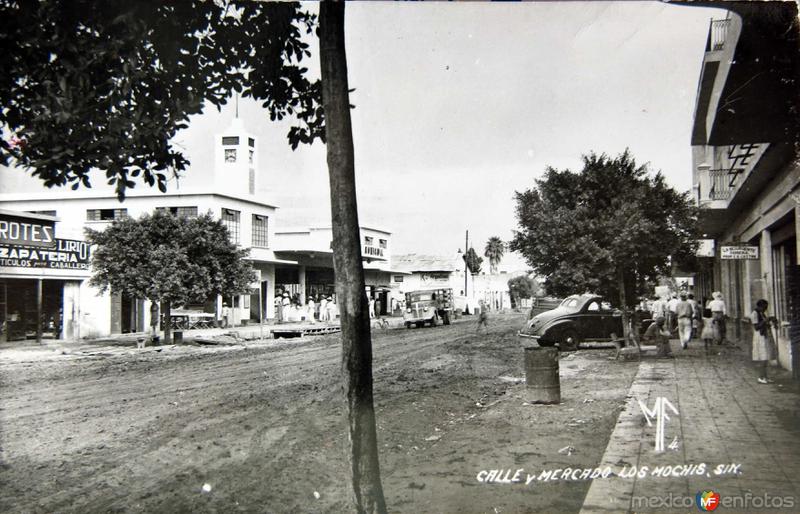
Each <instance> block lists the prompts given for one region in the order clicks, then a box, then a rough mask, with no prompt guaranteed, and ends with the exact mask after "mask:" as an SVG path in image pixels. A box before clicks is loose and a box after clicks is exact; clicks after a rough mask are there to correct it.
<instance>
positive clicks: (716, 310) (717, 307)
mask: <svg viewBox="0 0 800 514" xmlns="http://www.w3.org/2000/svg"><path fill="white" fill-rule="evenodd" d="M711 296H712V297H713V299H712V300H711V301H710V302H708V308H709V309H710V310H711V322H712V326H713V328H714V342H715V343H717V344H718V345H720V344H722V343H723V342H724V341H725V336H726V327H725V318H726V317H727V315H728V310H727V309H726V308H725V302H724V301H723V300H722V293H721V292H719V291H714V292H713V293H711Z"/></svg>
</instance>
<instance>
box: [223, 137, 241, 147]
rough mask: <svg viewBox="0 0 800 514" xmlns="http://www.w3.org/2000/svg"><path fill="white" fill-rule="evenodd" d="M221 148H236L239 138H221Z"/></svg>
mask: <svg viewBox="0 0 800 514" xmlns="http://www.w3.org/2000/svg"><path fill="white" fill-rule="evenodd" d="M222 144H223V146H237V145H238V144H239V138H238V137H235V136H228V137H223V138H222Z"/></svg>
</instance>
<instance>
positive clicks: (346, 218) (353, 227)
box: [319, 1, 386, 513]
mask: <svg viewBox="0 0 800 514" xmlns="http://www.w3.org/2000/svg"><path fill="white" fill-rule="evenodd" d="M319 9H320V18H319V20H320V25H319V38H320V63H321V71H322V104H323V107H324V109H325V136H326V143H327V154H328V173H329V176H330V186H331V219H332V222H333V268H334V273H335V275H336V293H337V295H338V303H339V312H340V317H341V325H342V375H343V389H344V394H345V398H346V401H347V409H348V411H347V421H348V442H349V452H348V464H349V465H350V475H351V485H352V492H351V494H352V496H351V498H352V501H353V506H354V507H355V510H356V512H359V513H362V512H381V513H383V512H386V501H385V500H384V497H383V487H382V486H381V477H380V465H379V462H378V443H377V439H378V438H377V433H376V430H375V410H374V406H373V392H372V341H371V339H370V325H369V313H368V311H367V296H366V293H365V290H364V268H363V266H362V264H361V236H360V229H359V223H358V209H357V204H356V187H355V164H354V156H353V132H352V128H351V125H350V100H349V93H348V84H347V58H346V54H345V47H344V3H343V2H329V1H325V2H322V3H321V4H320V8H319Z"/></svg>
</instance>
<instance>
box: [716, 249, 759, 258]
mask: <svg viewBox="0 0 800 514" xmlns="http://www.w3.org/2000/svg"><path fill="white" fill-rule="evenodd" d="M719 250H720V258H721V259H725V260H758V247H757V246H720V247H719Z"/></svg>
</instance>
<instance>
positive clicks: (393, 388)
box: [0, 314, 636, 513]
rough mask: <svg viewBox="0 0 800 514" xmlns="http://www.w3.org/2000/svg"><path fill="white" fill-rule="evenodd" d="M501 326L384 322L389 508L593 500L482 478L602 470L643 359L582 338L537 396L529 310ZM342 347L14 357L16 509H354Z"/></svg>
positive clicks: (290, 344)
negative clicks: (552, 387)
mask: <svg viewBox="0 0 800 514" xmlns="http://www.w3.org/2000/svg"><path fill="white" fill-rule="evenodd" d="M490 322H491V327H490V331H489V333H488V334H486V335H476V334H475V333H474V328H475V324H474V322H469V323H457V324H453V325H451V326H447V327H444V326H440V327H436V328H424V329H412V330H405V329H400V330H389V331H383V332H381V331H376V332H375V333H374V334H373V339H374V346H375V348H374V356H375V372H374V374H375V398H376V409H377V419H378V425H379V426H378V437H379V441H380V446H381V466H382V476H383V483H384V489H385V493H386V497H387V502H388V504H389V506H390V511H391V512H409V513H412V512H413V513H416V512H534V511H542V510H546V511H549V512H557V511H564V512H576V511H577V510H578V509H579V508H580V506H581V503H582V500H583V497H584V495H585V493H586V490H587V489H588V487H589V482H588V481H587V482H576V483H567V482H557V483H546V484H540V485H536V486H535V487H534V486H530V487H526V486H524V484H522V485H520V484H515V485H513V486H512V485H508V484H485V483H481V482H479V481H478V480H477V479H476V476H477V475H478V473H479V472H480V471H481V470H490V469H496V468H515V469H516V468H525V469H527V470H534V469H541V468H542V467H562V466H571V467H573V468H576V467H592V466H594V465H596V464H597V462H598V461H599V460H600V457H601V456H602V454H603V450H604V449H605V445H606V442H607V439H608V436H609V434H610V431H611V428H612V427H613V423H614V422H615V420H616V417H617V412H618V410H617V409H618V407H619V406H620V405H621V404H622V402H623V400H624V397H625V395H626V393H627V390H628V386H629V384H630V381H631V379H632V377H633V375H634V374H635V371H636V364H635V363H620V362H614V361H609V360H608V357H609V356H610V355H611V351H610V350H602V349H593V350H582V351H580V352H578V353H577V354H572V356H569V357H567V358H566V359H563V360H562V361H561V363H560V364H561V377H562V378H561V380H562V397H563V403H562V404H561V405H560V406H534V405H528V404H527V403H526V402H525V386H524V381H522V379H523V378H524V362H523V350H522V348H521V347H520V345H519V343H518V342H517V340H516V336H515V335H514V334H515V332H516V330H517V329H518V328H519V326H520V325H521V324H522V322H523V317H522V316H521V315H518V314H516V315H515V314H507V315H496V316H493V317H492V318H490ZM339 357H340V355H339V344H338V337H337V336H326V337H321V338H308V339H303V340H278V341H270V342H269V343H268V344H261V345H256V346H252V347H247V348H233V349H229V350H228V351H213V352H212V351H209V350H204V349H202V348H196V349H190V350H182V351H175V352H169V351H167V350H165V351H163V352H160V353H155V352H146V353H137V352H135V351H134V352H124V353H121V354H109V355H94V356H87V357H85V358H76V357H74V356H69V355H65V356H58V357H55V358H50V359H47V360H30V361H27V362H24V361H23V362H20V361H19V360H0V373H1V374H0V381H1V382H0V387H2V400H1V401H0V409H2V410H0V423H2V425H0V431H1V432H0V484H2V485H1V486H0V511H2V512H232V511H233V512H235V511H242V512H344V511H348V510H349V509H348V502H347V498H348V496H347V494H348V490H347V487H346V483H347V475H346V469H345V466H344V462H345V460H344V430H343V427H344V422H343V419H344V418H343V416H344V414H343V411H342V406H343V405H344V403H343V401H342V400H341V393H340V388H339ZM567 446H572V447H573V448H574V451H567V452H562V453H559V452H558V450H559V449H562V448H564V447H567Z"/></svg>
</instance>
